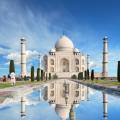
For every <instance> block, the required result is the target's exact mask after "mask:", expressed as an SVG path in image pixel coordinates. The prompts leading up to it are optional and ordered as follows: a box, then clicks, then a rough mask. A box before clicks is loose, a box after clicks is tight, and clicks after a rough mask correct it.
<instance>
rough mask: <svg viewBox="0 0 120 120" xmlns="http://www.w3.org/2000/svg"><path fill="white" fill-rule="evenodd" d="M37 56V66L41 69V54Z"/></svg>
mask: <svg viewBox="0 0 120 120" xmlns="http://www.w3.org/2000/svg"><path fill="white" fill-rule="evenodd" d="M38 58H39V66H38V67H39V68H40V69H41V54H39V55H38Z"/></svg>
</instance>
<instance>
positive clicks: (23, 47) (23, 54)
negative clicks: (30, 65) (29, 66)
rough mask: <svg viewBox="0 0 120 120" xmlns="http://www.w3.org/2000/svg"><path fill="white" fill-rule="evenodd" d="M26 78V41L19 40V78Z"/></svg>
mask: <svg viewBox="0 0 120 120" xmlns="http://www.w3.org/2000/svg"><path fill="white" fill-rule="evenodd" d="M25 76H26V40H25V39H24V38H22V39H21V77H22V78H24V77H25Z"/></svg>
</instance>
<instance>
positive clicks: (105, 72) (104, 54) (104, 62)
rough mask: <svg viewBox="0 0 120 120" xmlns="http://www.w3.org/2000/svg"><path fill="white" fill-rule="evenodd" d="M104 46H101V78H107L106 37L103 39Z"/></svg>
mask: <svg viewBox="0 0 120 120" xmlns="http://www.w3.org/2000/svg"><path fill="white" fill-rule="evenodd" d="M103 40H104V46H103V70H102V77H103V78H106V77H108V37H107V36H105V37H104V38H103Z"/></svg>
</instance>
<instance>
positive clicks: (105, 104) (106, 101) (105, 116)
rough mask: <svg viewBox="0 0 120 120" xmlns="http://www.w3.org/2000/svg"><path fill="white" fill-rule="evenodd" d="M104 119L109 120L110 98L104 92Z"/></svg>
mask: <svg viewBox="0 0 120 120" xmlns="http://www.w3.org/2000/svg"><path fill="white" fill-rule="evenodd" d="M103 118H104V120H107V118H108V98H107V94H105V93H104V92H103Z"/></svg>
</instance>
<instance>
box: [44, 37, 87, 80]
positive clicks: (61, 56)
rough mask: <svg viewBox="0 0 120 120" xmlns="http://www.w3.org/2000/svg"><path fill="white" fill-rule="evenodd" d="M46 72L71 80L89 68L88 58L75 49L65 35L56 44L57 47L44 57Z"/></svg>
mask: <svg viewBox="0 0 120 120" xmlns="http://www.w3.org/2000/svg"><path fill="white" fill-rule="evenodd" d="M44 61H45V71H46V73H48V74H49V73H51V75H55V74H56V75H57V76H58V77H59V78H64V77H66V78H71V76H72V75H74V74H75V75H78V73H79V72H84V71H85V70H86V68H87V65H86V56H85V55H84V54H82V53H81V52H80V50H79V49H77V48H75V47H74V44H73V42H72V41H71V40H70V39H69V38H68V37H67V36H66V35H63V36H61V37H60V39H59V40H58V41H57V42H56V44H55V47H54V48H52V49H51V50H50V51H49V54H48V55H45V56H44Z"/></svg>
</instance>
